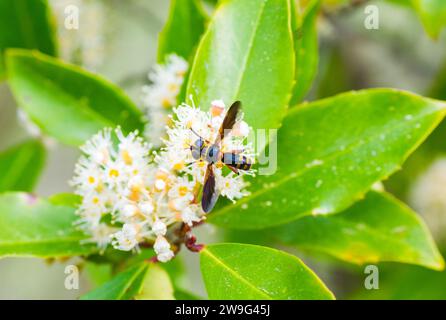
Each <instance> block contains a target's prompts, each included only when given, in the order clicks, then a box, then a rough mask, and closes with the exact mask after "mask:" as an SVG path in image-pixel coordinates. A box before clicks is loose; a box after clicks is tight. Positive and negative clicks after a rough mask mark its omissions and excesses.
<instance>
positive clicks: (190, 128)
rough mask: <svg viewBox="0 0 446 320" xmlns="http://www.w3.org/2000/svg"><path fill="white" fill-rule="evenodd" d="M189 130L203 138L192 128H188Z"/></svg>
mask: <svg viewBox="0 0 446 320" xmlns="http://www.w3.org/2000/svg"><path fill="white" fill-rule="evenodd" d="M190 131H192V132H193V133H194V134H195V135H196V136H197V137H198V138H200V139H201V140H203V138H202V137H201V136H200V135H199V134H198V133H197V132H196V131H195V130H194V129H192V128H190Z"/></svg>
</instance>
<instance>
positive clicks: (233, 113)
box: [215, 101, 242, 144]
mask: <svg viewBox="0 0 446 320" xmlns="http://www.w3.org/2000/svg"><path fill="white" fill-rule="evenodd" d="M241 108H242V103H241V102H240V101H236V102H234V103H233V104H232V105H231V107H230V108H229V110H228V112H227V113H226V116H225V118H224V120H223V123H222V124H221V127H220V129H219V130H218V136H217V139H216V141H215V144H217V143H219V142H220V141H221V140H223V138H224V137H225V136H226V135H227V134H228V133H229V132H230V131H231V129H232V127H233V126H234V124H235V122H236V121H237V115H238V113H239V111H240V109H241Z"/></svg>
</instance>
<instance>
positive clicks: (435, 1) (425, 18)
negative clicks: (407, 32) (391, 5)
mask: <svg viewBox="0 0 446 320" xmlns="http://www.w3.org/2000/svg"><path fill="white" fill-rule="evenodd" d="M411 1H412V5H413V7H414V9H415V11H416V12H417V13H418V15H419V16H420V18H421V21H422V22H423V25H424V27H425V29H426V31H427V33H428V34H429V35H430V36H431V37H433V38H438V36H439V35H440V32H441V31H442V30H443V29H444V28H445V27H446V2H445V1H444V0H411Z"/></svg>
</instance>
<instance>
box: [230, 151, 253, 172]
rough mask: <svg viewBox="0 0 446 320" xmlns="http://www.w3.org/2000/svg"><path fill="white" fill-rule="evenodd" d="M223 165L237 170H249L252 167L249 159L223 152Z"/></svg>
mask: <svg viewBox="0 0 446 320" xmlns="http://www.w3.org/2000/svg"><path fill="white" fill-rule="evenodd" d="M223 163H224V164H226V165H227V166H230V167H233V168H236V169H239V170H249V169H251V166H252V162H251V160H250V159H248V158H247V157H245V156H243V155H240V154H237V153H233V152H225V153H224V154H223Z"/></svg>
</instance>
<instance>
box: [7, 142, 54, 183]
mask: <svg viewBox="0 0 446 320" xmlns="http://www.w3.org/2000/svg"><path fill="white" fill-rule="evenodd" d="M45 158H46V151H45V148H44V147H43V145H42V143H41V142H40V141H37V140H29V141H26V142H24V143H21V144H19V145H16V146H14V147H12V148H10V149H8V150H6V151H3V152H2V153H0V192H4V191H32V190H33V188H34V186H35V184H36V182H37V180H38V178H39V176H40V174H41V172H42V168H43V166H44V163H45Z"/></svg>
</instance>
